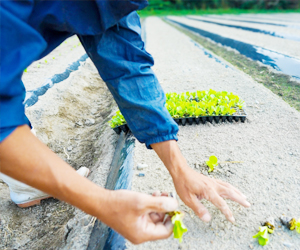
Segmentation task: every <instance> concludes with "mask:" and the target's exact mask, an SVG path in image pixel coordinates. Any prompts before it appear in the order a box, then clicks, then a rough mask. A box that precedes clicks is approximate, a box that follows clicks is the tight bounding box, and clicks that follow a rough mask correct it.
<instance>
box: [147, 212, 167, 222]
mask: <svg viewBox="0 0 300 250" xmlns="http://www.w3.org/2000/svg"><path fill="white" fill-rule="evenodd" d="M149 217H150V219H151V220H152V221H153V223H157V222H162V221H163V220H164V218H165V213H150V214H149Z"/></svg>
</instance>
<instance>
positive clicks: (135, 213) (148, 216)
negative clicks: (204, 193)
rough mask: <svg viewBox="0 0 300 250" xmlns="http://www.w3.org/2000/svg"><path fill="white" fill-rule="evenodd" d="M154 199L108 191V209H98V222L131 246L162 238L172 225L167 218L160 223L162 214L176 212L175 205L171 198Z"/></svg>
mask: <svg viewBox="0 0 300 250" xmlns="http://www.w3.org/2000/svg"><path fill="white" fill-rule="evenodd" d="M154 196H159V195H158V194H154ZM154 196H150V195H146V194H142V193H138V192H134V191H128V190H117V191H111V194H110V197H109V201H108V203H107V205H108V206H106V207H102V209H104V210H105V211H102V213H101V214H102V215H103V216H101V218H99V219H100V220H101V221H103V222H104V223H105V224H107V225H108V226H110V227H111V228H113V229H114V230H115V231H117V232H118V233H120V234H121V235H123V236H124V237H125V238H126V239H128V240H129V241H131V242H132V243H133V244H140V243H143V242H146V241H150V240H151V241H153V240H158V239H166V238H168V237H169V236H170V235H171V234H172V232H173V225H172V222H171V218H170V217H168V218H167V219H166V220H165V221H164V220H163V219H164V216H162V214H164V213H166V212H172V211H174V210H176V209H177V207H178V203H177V201H176V199H174V198H170V197H154ZM103 212H104V213H103ZM102 217H103V218H102Z"/></svg>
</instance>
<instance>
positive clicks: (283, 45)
mask: <svg viewBox="0 0 300 250" xmlns="http://www.w3.org/2000/svg"><path fill="white" fill-rule="evenodd" d="M168 18H170V19H171V20H175V21H178V22H181V23H184V24H186V25H190V26H192V27H196V28H199V29H202V30H206V31H209V32H211V33H214V34H218V35H220V36H223V37H227V38H231V39H234V40H238V41H241V42H245V43H249V44H252V45H256V46H260V47H263V48H265V49H269V50H272V51H276V52H279V53H282V54H285V55H288V56H291V57H295V58H298V59H300V50H299V48H300V42H298V41H292V40H287V39H284V38H279V37H272V36H270V35H265V34H261V33H255V32H251V31H246V30H241V29H235V28H229V27H221V26H219V25H216V24H209V23H203V22H199V21H194V20H191V19H187V18H185V17H175V16H169V17H168Z"/></svg>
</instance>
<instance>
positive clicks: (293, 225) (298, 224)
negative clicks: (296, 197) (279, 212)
mask: <svg viewBox="0 0 300 250" xmlns="http://www.w3.org/2000/svg"><path fill="white" fill-rule="evenodd" d="M280 220H281V222H282V224H283V225H285V226H286V227H287V228H288V229H290V230H295V229H296V232H297V233H299V234H300V219H299V220H298V221H297V220H296V219H295V218H291V217H285V216H282V217H280Z"/></svg>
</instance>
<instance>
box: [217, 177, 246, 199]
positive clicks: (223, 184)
mask: <svg viewBox="0 0 300 250" xmlns="http://www.w3.org/2000/svg"><path fill="white" fill-rule="evenodd" d="M216 181H217V182H218V183H219V184H221V185H222V186H225V187H227V188H231V189H233V190H234V191H235V192H237V193H238V194H239V195H241V196H243V197H244V198H245V199H247V196H246V195H244V194H243V193H242V192H241V191H240V190H238V189H237V188H236V187H234V186H232V185H231V184H229V183H227V182H224V181H221V180H216Z"/></svg>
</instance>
